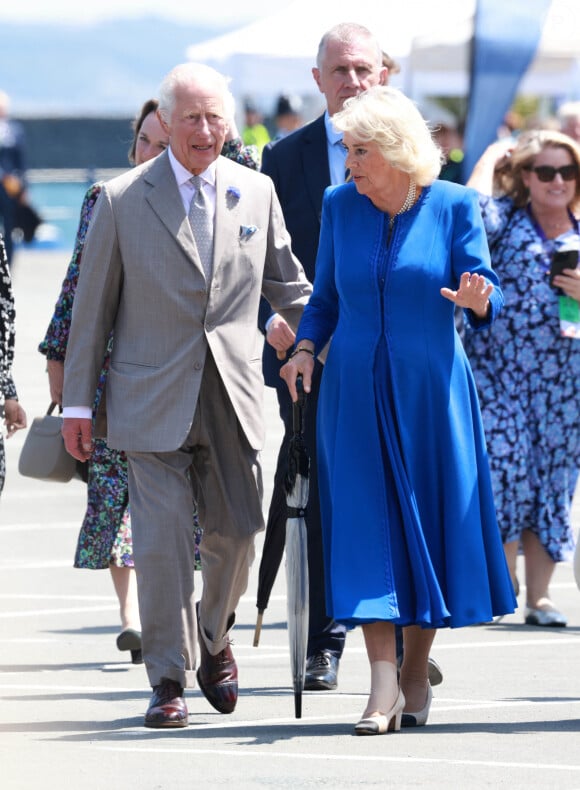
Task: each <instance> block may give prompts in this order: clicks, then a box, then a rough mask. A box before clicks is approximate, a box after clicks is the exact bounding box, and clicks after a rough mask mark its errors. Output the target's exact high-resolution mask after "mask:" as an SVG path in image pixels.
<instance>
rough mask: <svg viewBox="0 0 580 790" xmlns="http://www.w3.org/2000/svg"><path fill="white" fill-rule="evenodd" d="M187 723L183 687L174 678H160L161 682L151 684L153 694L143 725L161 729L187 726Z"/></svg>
mask: <svg viewBox="0 0 580 790" xmlns="http://www.w3.org/2000/svg"><path fill="white" fill-rule="evenodd" d="M188 724H189V719H188V713H187V705H186V704H185V700H184V699H183V688H182V687H181V686H180V685H179V683H178V682H177V681H176V680H169V678H161V683H160V684H159V685H158V686H153V696H152V697H151V702H150V703H149V707H148V708H147V713H146V714H145V726H146V727H154V728H156V729H162V728H163V727H187V725H188Z"/></svg>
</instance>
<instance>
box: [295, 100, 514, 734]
mask: <svg viewBox="0 0 580 790" xmlns="http://www.w3.org/2000/svg"><path fill="white" fill-rule="evenodd" d="M333 122H334V124H335V126H336V127H337V128H338V129H339V130H341V131H342V132H343V133H344V137H343V142H344V145H345V147H346V148H347V151H348V156H347V162H346V164H347V167H349V168H350V171H351V174H352V180H353V183H348V184H345V185H343V186H340V187H330V188H329V189H328V190H327V192H326V194H325V199H324V206H323V216H322V230H321V238H320V246H319V252H318V258H317V261H316V280H315V284H314V293H313V295H312V297H311V299H310V303H309V305H308V306H307V308H306V310H305V312H304V316H303V319H302V322H301V324H300V327H299V330H298V334H297V339H296V349H295V351H294V352H293V355H292V358H291V360H290V361H289V362H288V363H287V364H286V366H285V367H284V368H283V369H282V373H281V375H282V377H283V378H285V379H286V381H287V383H288V386H289V389H290V393H291V395H292V397H293V398H295V397H296V390H295V380H296V376H297V375H298V374H303V377H304V388H305V390H306V392H308V389H309V383H310V374H311V370H312V367H313V356H314V354H317V353H319V352H320V351H321V350H322V348H323V347H324V345H325V344H326V343H327V342H328V340H329V339H330V338H331V337H332V343H331V345H330V350H329V353H328V357H327V360H326V364H325V368H324V373H323V378H322V385H321V390H320V400H319V409H318V442H319V445H318V453H319V457H318V463H319V476H320V498H321V508H322V520H323V530H324V542H325V543H324V549H325V563H326V564H325V569H326V576H327V583H326V600H327V609H328V614H329V615H330V616H332V617H334V618H336V620H339V621H342V622H344V623H346V624H347V625H349V626H356V625H362V628H363V633H364V638H365V644H366V648H367V653H368V656H369V662H370V665H371V694H370V697H369V700H368V704H367V707H366V709H365V711H364V713H363V716H362V719H361V720H360V721H359V722H358V724H357V725H356V727H355V731H356V733H357V734H360V735H374V734H378V733H383V732H387V731H388V730H389V729H398V728H399V726H400V725H401V722H402V724H403V725H407V726H417V725H422V724H425V722H426V720H427V716H428V712H429V706H430V703H431V688H430V686H429V682H428V676H427V659H428V655H429V650H430V647H431V644H432V642H433V639H434V636H435V633H436V630H435V629H437V628H441V627H443V626H450V627H459V626H465V625H470V624H473V623H481V622H485V621H488V620H491V619H492V617H494V616H496V615H500V614H505V613H508V612H513V611H514V607H515V597H514V593H513V587H512V584H511V580H510V576H509V572H508V570H507V566H506V562H505V557H504V553H503V549H502V545H501V539H500V534H499V530H498V526H497V520H496V516H495V509H494V502H493V495H492V489H491V481H490V473H489V465H488V459H487V452H486V447H485V439H484V434H483V428H482V422H481V416H480V411H479V404H478V399H477V394H476V390H475V385H474V381H473V376H472V373H471V369H470V367H469V364H468V362H467V359H466V357H465V354H464V351H463V348H462V345H461V341H460V339H459V336H458V334H457V332H456V329H455V322H454V308H455V306H459V307H462V308H464V312H465V319H466V320H467V321H468V322H469V323H470V324H471V325H472V326H473V327H474V328H477V329H481V330H483V331H485V328H486V327H487V326H488V325H489V324H490V323H491V322H492V321H493V319H494V318H495V316H496V315H497V313H498V311H499V310H500V308H501V305H502V295H501V291H500V289H499V286H498V281H497V277H496V275H495V274H494V272H493V271H492V269H491V267H490V263H489V252H488V248H487V240H486V236H485V231H484V228H483V224H482V220H481V216H480V213H479V206H478V203H477V197H476V195H475V193H474V192H472V191H471V190H468V189H466V188H465V187H462V186H459V185H457V184H451V183H447V182H442V181H436V180H435V179H436V176H437V173H438V172H439V168H440V162H441V158H440V151H439V149H438V148H437V147H436V145H435V144H434V142H433V141H432V138H431V134H430V132H429V129H428V127H427V125H426V123H425V122H424V120H423V118H422V117H421V115H420V113H419V112H418V110H417V109H416V107H415V106H414V104H413V103H412V102H411V101H410V100H409V99H407V98H406V97H405V96H404V95H403V94H402V93H401V92H400V91H398V90H396V89H393V88H388V87H382V86H379V87H376V88H371V89H370V90H368V91H366V92H365V93H363V94H361V95H360V96H358V97H356V98H354V99H351V100H349V101H348V102H347V103H346V104H345V107H344V109H343V110H342V112H340V113H338V114H337V115H335V116H334V117H333ZM395 625H401V626H403V627H404V659H403V665H402V667H401V672H400V689H399V686H398V681H397V669H396V658H395V636H394V626H395ZM403 711H404V713H403Z"/></svg>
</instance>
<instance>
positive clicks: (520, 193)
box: [494, 129, 580, 211]
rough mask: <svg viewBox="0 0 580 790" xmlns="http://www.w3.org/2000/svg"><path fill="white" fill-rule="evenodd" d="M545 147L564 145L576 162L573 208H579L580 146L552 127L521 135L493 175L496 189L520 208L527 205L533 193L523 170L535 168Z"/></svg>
mask: <svg viewBox="0 0 580 790" xmlns="http://www.w3.org/2000/svg"><path fill="white" fill-rule="evenodd" d="M545 148H564V149H565V150H566V151H568V153H569V154H570V156H571V157H572V161H573V162H574V164H575V165H576V168H577V170H578V175H577V176H576V190H575V192H574V197H573V198H572V200H571V201H570V208H571V209H572V211H575V210H577V209H578V208H580V178H579V175H580V146H578V144H577V143H576V142H575V141H574V140H573V139H572V138H571V137H569V136H568V135H567V134H563V133H562V132H555V131H553V130H552V129H535V130H533V131H529V132H522V134H520V136H519V137H518V140H517V143H516V147H515V148H514V150H513V151H512V153H511V156H510V157H509V159H507V160H504V161H503V162H502V164H501V165H500V167H499V168H498V169H497V170H496V172H495V174H494V192H495V193H499V194H501V195H507V197H510V198H511V199H512V200H513V203H514V205H515V206H517V207H518V208H522V207H523V206H525V205H526V204H527V203H528V201H529V199H530V195H529V190H528V188H527V187H526V185H525V184H524V181H523V178H522V171H523V170H529V169H530V168H531V167H533V165H534V160H535V158H536V156H537V155H538V154H539V153H540V152H541V151H543V150H544V149H545Z"/></svg>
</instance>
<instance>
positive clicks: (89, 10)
mask: <svg viewBox="0 0 580 790" xmlns="http://www.w3.org/2000/svg"><path fill="white" fill-rule="evenodd" d="M285 4H286V2H281V1H280V0H278V2H277V3H276V4H273V3H272V0H220V1H219V2H214V3H212V2H205V3H202V2H199V0H94V2H79V0H16V2H9V1H8V0H7V1H6V2H2V3H1V4H0V21H2V20H5V21H10V22H23V23H26V22H53V23H55V24H57V23H58V24H60V23H62V22H70V23H71V24H79V23H91V22H96V21H99V20H102V19H111V18H130V17H140V16H158V17H162V18H167V19H172V20H178V21H184V22H189V23H192V22H195V21H197V22H200V23H204V24H205V23H207V24H212V25H214V24H215V25H216V26H223V27H226V26H228V27H232V26H233V25H236V24H238V23H239V24H243V23H246V22H250V21H252V20H253V19H256V18H257V17H259V16H262V15H264V14H267V13H268V12H270V13H271V12H272V11H273V10H276V9H279V8H280V6H282V5H285Z"/></svg>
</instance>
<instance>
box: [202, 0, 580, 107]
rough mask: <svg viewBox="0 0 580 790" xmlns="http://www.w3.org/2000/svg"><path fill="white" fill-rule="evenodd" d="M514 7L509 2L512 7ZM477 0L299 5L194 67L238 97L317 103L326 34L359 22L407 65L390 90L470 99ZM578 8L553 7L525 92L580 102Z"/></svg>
mask: <svg viewBox="0 0 580 790" xmlns="http://www.w3.org/2000/svg"><path fill="white" fill-rule="evenodd" d="M506 2H508V0H506ZM474 10H475V0H442V2H440V3H434V2H433V0H404V1H403V2H401V0H397V1H396V2H395V0H380V1H379V0H377V1H376V2H374V1H373V0H359V2H358V3H357V4H354V5H353V3H352V2H346V0H331V1H330V0H318V1H317V2H312V1H311V0H294V1H293V2H287V3H285V4H284V5H283V6H282V7H279V10H278V11H276V12H273V13H272V14H271V15H269V16H267V17H264V18H262V19H260V20H258V21H256V22H253V23H251V24H249V25H246V26H244V27H242V28H240V29H239V30H236V31H234V32H231V33H228V34H226V35H223V36H219V37H217V38H213V39H211V40H209V41H205V42H202V43H200V44H197V45H194V46H192V47H190V48H189V49H188V51H187V57H188V59H189V60H192V61H198V62H203V63H207V64H209V65H211V66H214V67H215V68H217V69H218V70H219V71H221V72H222V73H225V74H228V75H229V76H230V77H232V90H233V92H234V94H235V95H236V96H238V97H242V96H247V95H251V96H252V97H255V98H259V97H268V98H270V97H273V96H275V95H277V94H279V93H281V92H290V93H297V94H300V95H302V96H308V95H317V89H316V86H315V84H314V80H313V78H312V74H311V69H312V66H313V65H314V64H315V56H316V50H317V48H318V42H319V40H320V37H321V35H322V33H324V31H325V30H327V29H328V28H330V27H331V26H332V25H334V24H336V23H338V22H345V21H356V22H359V23H361V24H363V25H366V26H367V27H368V28H369V29H370V30H372V31H373V32H374V33H375V34H376V35H377V37H378V39H379V41H380V42H381V44H382V46H383V48H384V49H385V50H386V51H387V52H388V53H389V55H391V56H392V57H394V58H395V59H396V60H398V61H399V62H400V64H401V67H402V70H401V73H400V74H398V75H396V76H395V77H394V78H393V80H392V84H393V85H397V86H398V87H401V88H402V89H403V90H405V92H406V93H407V94H408V95H409V96H411V97H412V98H414V99H415V100H416V101H418V102H419V103H421V101H422V100H423V99H425V97H428V96H442V95H445V96H461V95H466V94H467V91H468V80H469V75H468V58H469V55H468V51H469V47H468V44H469V41H470V39H471V36H472V29H473V15H474ZM579 64H580V0H552V6H551V9H550V11H549V13H548V16H547V19H546V24H545V27H544V33H543V36H542V40H541V42H540V46H539V48H538V53H537V57H536V59H535V60H534V62H533V64H532V66H531V67H530V69H529V71H528V73H527V74H526V76H525V77H524V79H523V80H522V83H521V85H520V92H522V93H532V94H538V95H545V96H552V97H557V98H558V99H563V98H572V97H574V98H576V97H578V96H580V66H579Z"/></svg>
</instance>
